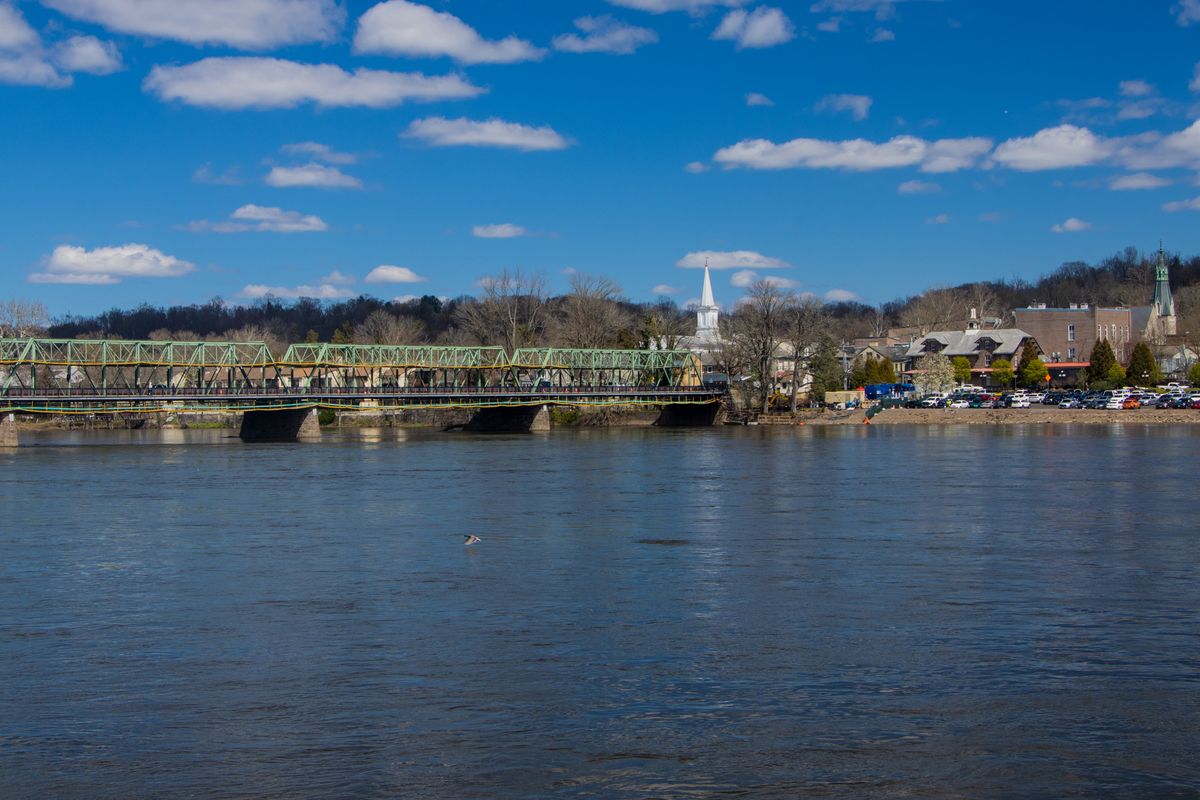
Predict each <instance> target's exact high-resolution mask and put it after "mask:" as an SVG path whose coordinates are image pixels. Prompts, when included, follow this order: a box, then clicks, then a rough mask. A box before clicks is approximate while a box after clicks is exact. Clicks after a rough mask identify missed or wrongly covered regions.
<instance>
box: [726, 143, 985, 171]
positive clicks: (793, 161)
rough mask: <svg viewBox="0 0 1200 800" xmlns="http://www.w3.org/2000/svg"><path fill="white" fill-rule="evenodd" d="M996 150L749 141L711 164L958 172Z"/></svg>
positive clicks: (964, 146)
mask: <svg viewBox="0 0 1200 800" xmlns="http://www.w3.org/2000/svg"><path fill="white" fill-rule="evenodd" d="M991 149H992V141H991V140H990V139H982V138H969V139H938V140H936V141H927V140H925V139H920V138H917V137H916V136H896V137H894V138H892V139H889V140H888V141H886V142H881V143H876V142H870V141H867V140H865V139H850V140H847V141H824V140H821V139H793V140H791V141H789V142H783V143H782V144H776V143H775V142H772V141H769V140H767V139H745V140H743V141H741V142H738V143H737V144H735V145H731V146H729V147H724V148H722V149H720V150H718V151H717V152H716V154H715V155H714V156H713V160H714V161H716V162H717V163H718V164H721V165H723V166H725V167H726V168H729V169H732V168H736V167H742V168H746V169H759V170H775V169H798V168H805V169H846V170H863V171H865V170H876V169H889V168H895V167H913V166H916V167H920V169H921V171H923V172H954V171H956V170H961V169H966V168H968V167H971V166H975V165H976V164H977V163H978V162H979V160H980V159H981V158H982V157H983V156H985V155H987V154H988V153H989V152H990V151H991Z"/></svg>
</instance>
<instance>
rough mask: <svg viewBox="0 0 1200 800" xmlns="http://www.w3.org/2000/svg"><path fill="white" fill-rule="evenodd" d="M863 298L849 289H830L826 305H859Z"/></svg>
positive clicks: (826, 295)
mask: <svg viewBox="0 0 1200 800" xmlns="http://www.w3.org/2000/svg"><path fill="white" fill-rule="evenodd" d="M861 301H862V298H861V297H859V296H858V295H857V294H855V293H854V292H852V291H850V290H849V289H830V290H829V291H828V292H826V293H825V302H826V303H858V302H861Z"/></svg>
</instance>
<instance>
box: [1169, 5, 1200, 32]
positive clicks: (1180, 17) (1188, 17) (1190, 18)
mask: <svg viewBox="0 0 1200 800" xmlns="http://www.w3.org/2000/svg"><path fill="white" fill-rule="evenodd" d="M1171 12H1172V13H1173V14H1174V15H1175V21H1176V22H1178V23H1179V24H1180V25H1182V26H1184V27H1186V26H1188V25H1191V24H1192V23H1193V22H1200V0H1179V2H1178V3H1176V4H1175V5H1174V6H1172V8H1171Z"/></svg>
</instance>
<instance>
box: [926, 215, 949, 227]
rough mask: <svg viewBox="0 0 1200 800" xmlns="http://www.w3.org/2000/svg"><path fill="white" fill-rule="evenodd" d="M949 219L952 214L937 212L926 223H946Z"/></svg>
mask: <svg viewBox="0 0 1200 800" xmlns="http://www.w3.org/2000/svg"><path fill="white" fill-rule="evenodd" d="M949 221H950V215H949V214H946V213H941V214H937V215H936V216H932V217H930V218H929V219H927V220H925V223H926V224H928V225H945V224H946V223H947V222H949Z"/></svg>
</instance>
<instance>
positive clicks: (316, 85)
mask: <svg viewBox="0 0 1200 800" xmlns="http://www.w3.org/2000/svg"><path fill="white" fill-rule="evenodd" d="M142 88H143V89H145V90H146V91H147V92H151V93H153V94H154V95H156V96H157V97H158V98H159V99H160V100H179V101H181V102H184V103H188V104H189V105H194V106H203V107H209V108H225V109H241V108H294V107H296V106H298V105H300V104H301V103H315V104H316V105H318V106H324V107H330V108H332V107H338V106H366V107H367V108H389V107H391V106H398V105H400V104H401V103H404V102H405V101H408V100H414V101H425V102H430V101H434V100H459V99H464V98H470V97H476V96H477V95H479V94H481V93H482V92H483V91H484V90H483V89H481V88H479V87H477V86H473V85H472V84H471V83H470V82H468V81H467V80H466V79H464V78H463V77H462V76H460V75H440V76H432V77H431V76H428V75H423V74H421V73H419V72H386V71H383V70H373V69H356V70H355V71H354V72H347V71H346V70H344V69H342V68H341V67H339V66H336V65H334V64H301V63H298V62H296V61H286V60H284V59H279V58H258V57H237V56H234V57H223V58H205V59H202V60H200V61H197V62H195V63H192V64H185V65H182V66H165V67H164V66H156V67H154V69H152V70H151V71H150V75H149V76H147V78H146V80H145V81H143V82H142Z"/></svg>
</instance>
